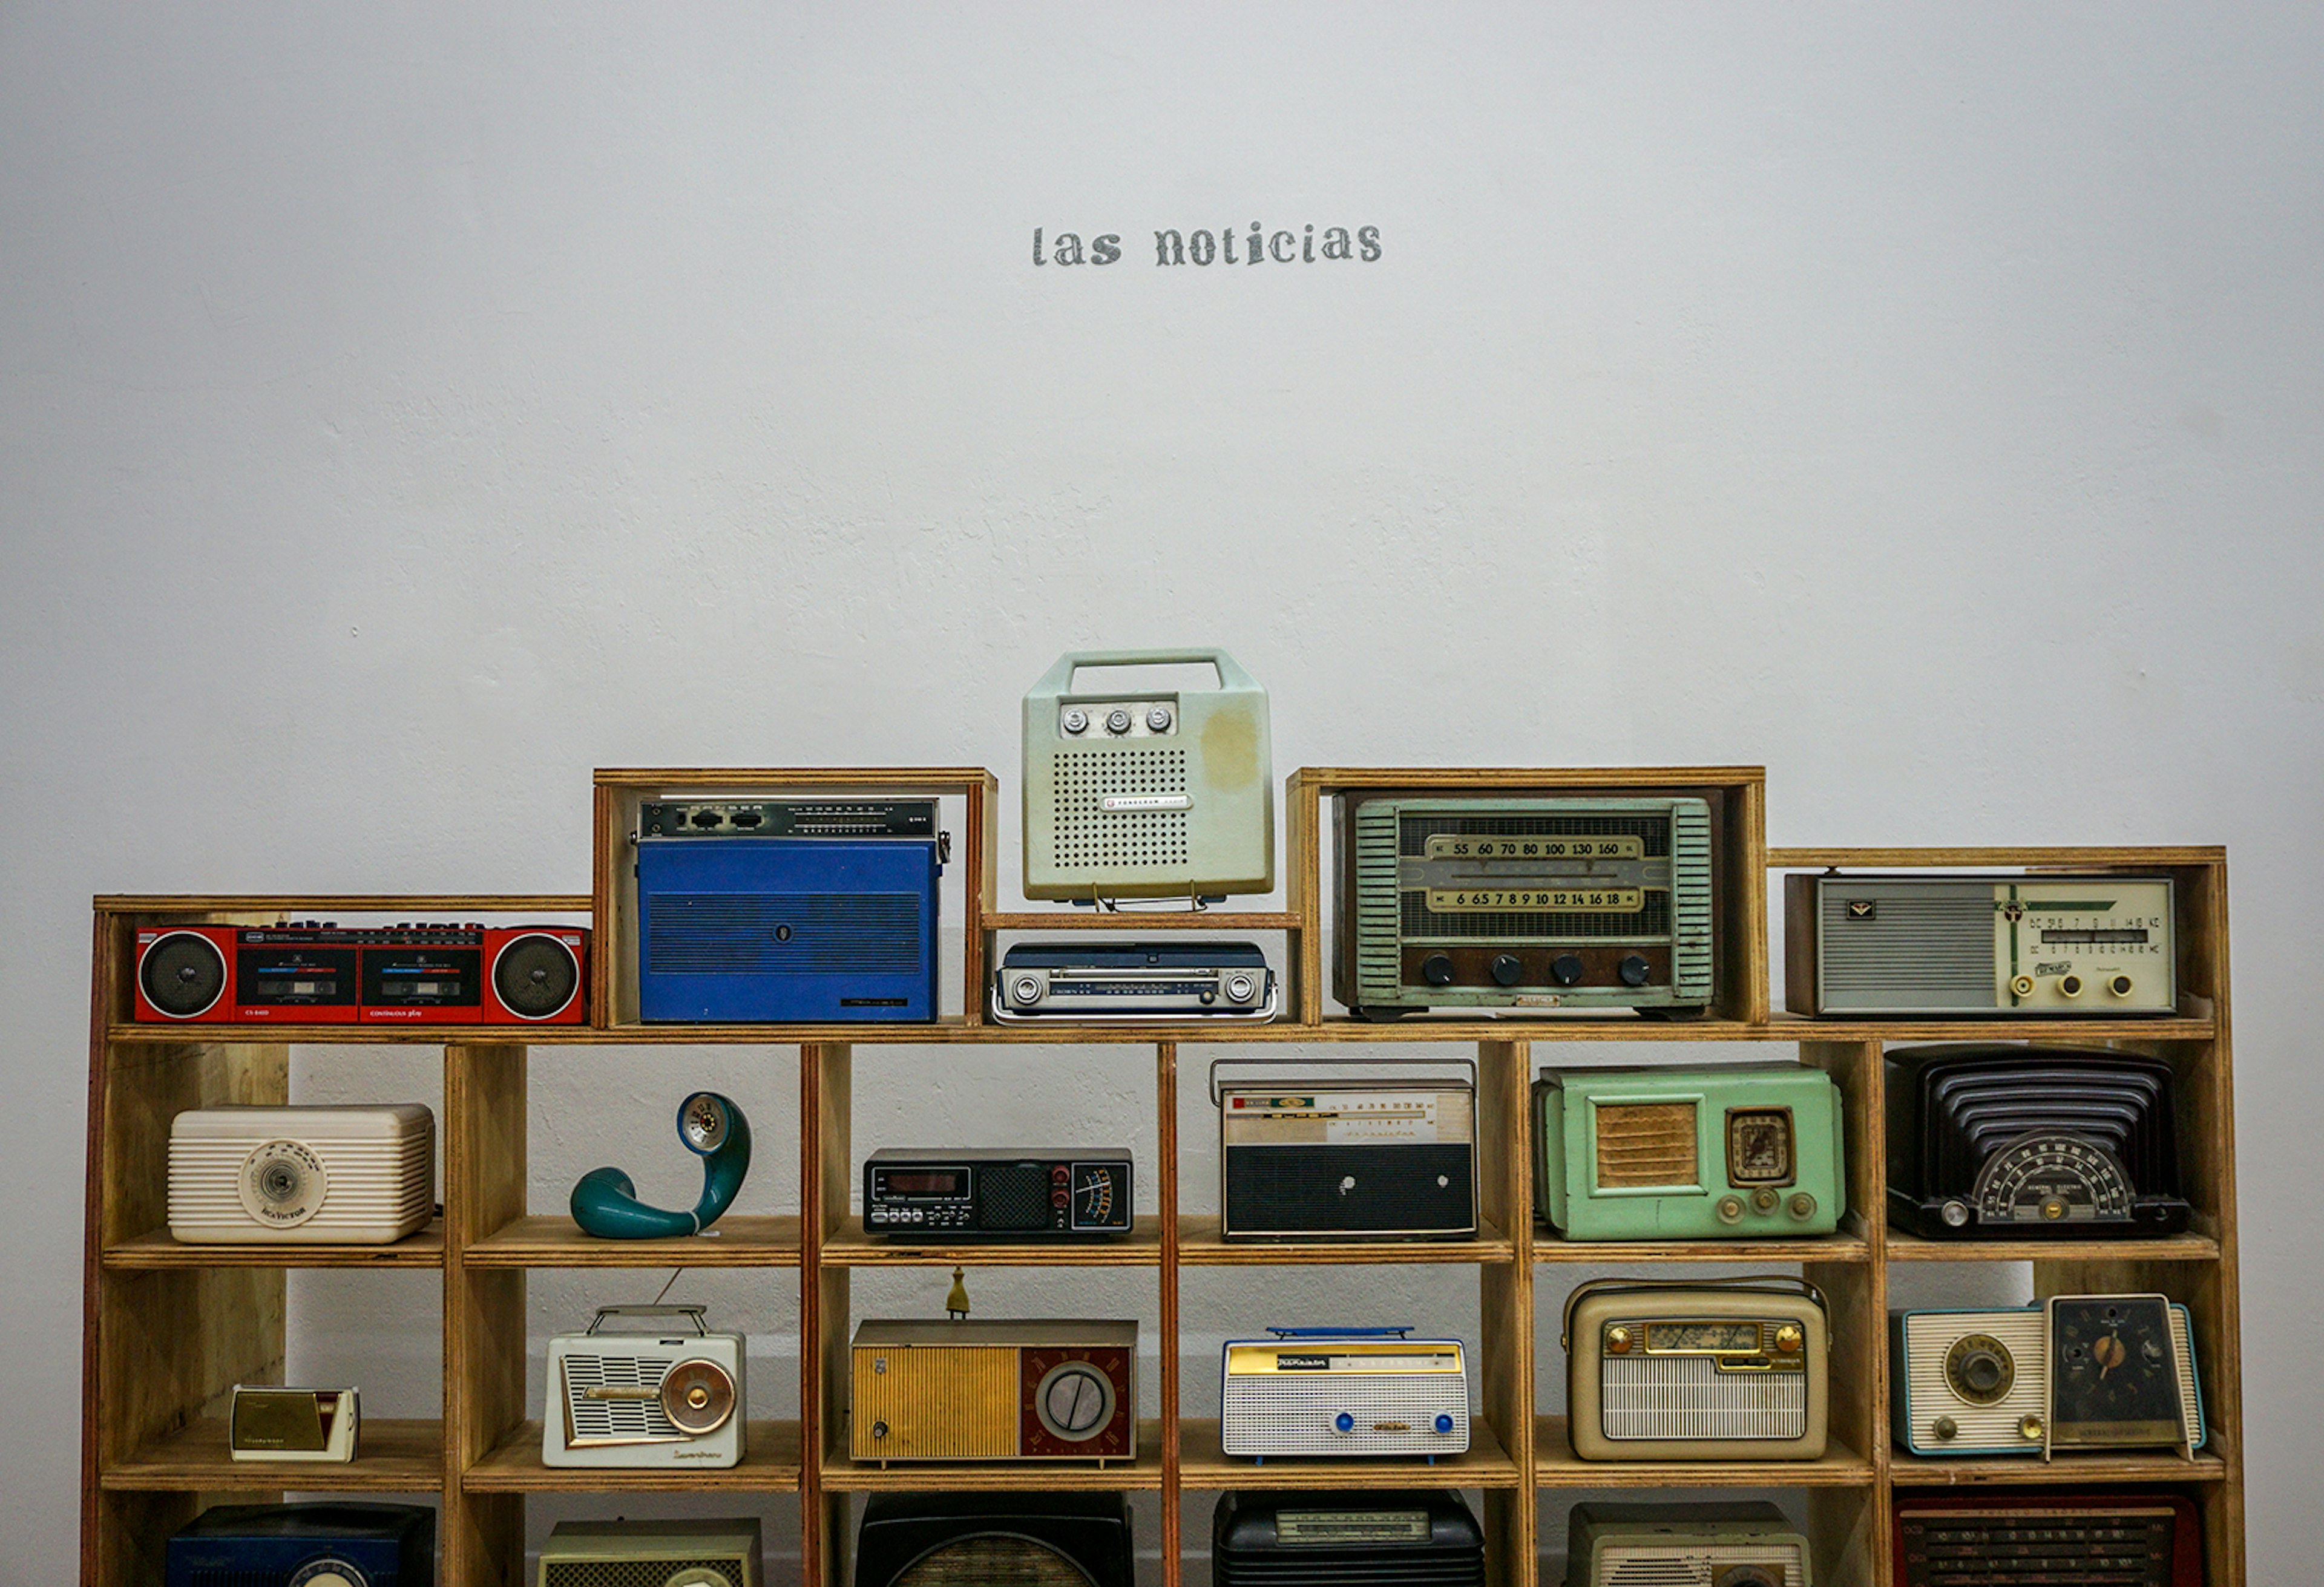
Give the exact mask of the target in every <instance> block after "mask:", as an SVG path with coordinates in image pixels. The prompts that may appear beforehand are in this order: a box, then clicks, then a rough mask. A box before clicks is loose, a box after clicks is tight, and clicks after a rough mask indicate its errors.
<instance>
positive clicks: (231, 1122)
mask: <svg viewBox="0 0 2324 1587" xmlns="http://www.w3.org/2000/svg"><path fill="white" fill-rule="evenodd" d="M435 1206H436V1115H434V1114H432V1113H430V1112H429V1111H428V1109H427V1108H426V1107H425V1106H424V1105H421V1104H420V1103H417V1102H403V1103H397V1104H394V1105H391V1106H385V1107H203V1108H191V1109H189V1110H188V1111H186V1112H184V1113H181V1114H180V1115H178V1116H177V1117H176V1118H174V1119H172V1120H171V1122H170V1233H171V1234H172V1235H173V1236H175V1237H176V1238H178V1239H179V1240H181V1241H184V1242H185V1243H188V1244H189V1245H194V1244H199V1245H212V1244H216V1245H318V1244H338V1245H392V1244H393V1243H395V1242H397V1241H398V1240H401V1239H402V1238H403V1237H404V1236H405V1235H406V1234H410V1233H412V1232H413V1231H414V1230H416V1229H420V1228H423V1227H425V1226H426V1225H427V1223H428V1220H429V1217H430V1216H432V1215H434V1211H435Z"/></svg>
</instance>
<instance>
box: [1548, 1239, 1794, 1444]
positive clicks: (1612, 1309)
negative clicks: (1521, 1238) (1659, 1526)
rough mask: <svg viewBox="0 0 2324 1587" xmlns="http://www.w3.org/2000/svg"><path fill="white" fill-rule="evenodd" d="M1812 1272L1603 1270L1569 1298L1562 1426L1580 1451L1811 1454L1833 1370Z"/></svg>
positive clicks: (1566, 1316)
mask: <svg viewBox="0 0 2324 1587" xmlns="http://www.w3.org/2000/svg"><path fill="white" fill-rule="evenodd" d="M1830 1341H1831V1329H1830V1326H1829V1325H1828V1323H1827V1321H1826V1318H1825V1311H1824V1300H1823V1293H1822V1291H1821V1290H1819V1289H1817V1288H1816V1287H1815V1286H1814V1285H1812V1284H1811V1283H1809V1282H1808V1281H1807V1280H1804V1279H1792V1278H1784V1277H1778V1276H1770V1277H1766V1278H1751V1279H1698V1280H1671V1281H1656V1280H1651V1279H1646V1280H1641V1279H1598V1280H1591V1282H1589V1283H1587V1284H1583V1285H1582V1286H1581V1287H1580V1288H1578V1289H1575V1290H1574V1291H1573V1293H1572V1295H1570V1296H1568V1297H1567V1298H1566V1301H1565V1332H1564V1336H1563V1344H1564V1345H1565V1351H1566V1356H1565V1402H1566V1404H1565V1408H1566V1428H1567V1432H1568V1435H1569V1436H1570V1437H1571V1438H1572V1443H1573V1453H1574V1454H1575V1455H1576V1456H1578V1457H1579V1458H1581V1459H1582V1460H1815V1459H1818V1458H1820V1457H1821V1455H1822V1454H1823V1450H1824V1435H1825V1424H1826V1418H1827V1416H1828V1414H1829V1405H1830V1398H1831V1397H1830V1391H1829V1385H1830V1381H1831V1373H1830V1353H1831V1344H1830Z"/></svg>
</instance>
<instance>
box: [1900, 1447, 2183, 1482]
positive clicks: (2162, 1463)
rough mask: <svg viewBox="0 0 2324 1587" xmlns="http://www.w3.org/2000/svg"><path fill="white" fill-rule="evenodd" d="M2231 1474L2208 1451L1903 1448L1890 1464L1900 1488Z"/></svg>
mask: <svg viewBox="0 0 2324 1587" xmlns="http://www.w3.org/2000/svg"><path fill="white" fill-rule="evenodd" d="M2226 1475H2227V1462H2226V1461H2224V1460H2222V1459H2221V1458H2220V1457H2219V1456H2218V1455H2216V1454H2209V1453H2208V1452H2206V1453H2202V1454H2197V1455H2196V1456H2195V1458H2194V1459H2193V1460H2191V1461H2190V1460H2187V1459H2185V1458H2183V1457H2181V1456H2179V1455H2175V1454H2170V1453H2168V1452H2167V1451H2163V1452H2141V1453H2139V1454H2060V1455H2055V1456H2052V1458H2051V1459H2049V1460H2046V1461H2040V1460H2018V1459H2015V1458H2013V1457H2007V1456H1995V1457H1988V1458H1986V1459H1983V1460H1922V1459H1919V1458H1917V1457H1915V1456H1914V1455H1909V1454H1904V1452H1903V1451H1901V1450H1899V1451H1897V1452H1896V1453H1895V1454H1894V1455H1892V1456H1891V1457H1890V1459H1889V1462H1888V1481H1889V1482H1890V1483H1892V1484H1893V1485H1894V1486H1895V1487H1898V1488H1957V1487H1964V1486H1978V1487H1989V1486H2001V1487H2013V1488H2014V1487H2019V1486H2023V1485H2029V1484H2033V1485H2040V1486H2043V1487H2058V1486H2073V1487H2080V1486H2081V1485H2083V1484H2089V1485H2093V1486H2102V1485H2104V1484H2106V1483H2109V1482H2218V1481H2220V1480H2221V1479H2223V1478H2224V1477H2226Z"/></svg>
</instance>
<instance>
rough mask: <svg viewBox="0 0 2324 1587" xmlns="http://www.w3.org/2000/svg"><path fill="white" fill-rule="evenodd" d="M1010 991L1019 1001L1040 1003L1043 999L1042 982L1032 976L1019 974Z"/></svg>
mask: <svg viewBox="0 0 2324 1587" xmlns="http://www.w3.org/2000/svg"><path fill="white" fill-rule="evenodd" d="M1010 995H1012V996H1014V997H1015V998H1016V999H1017V1001H1018V1002H1019V1003H1038V1002H1039V1001H1040V1000H1041V983H1040V982H1039V981H1037V980H1036V979H1034V978H1033V977H1031V976H1019V977H1017V980H1016V982H1015V984H1014V985H1013V986H1010Z"/></svg>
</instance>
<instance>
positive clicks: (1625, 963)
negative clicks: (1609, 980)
mask: <svg viewBox="0 0 2324 1587" xmlns="http://www.w3.org/2000/svg"><path fill="white" fill-rule="evenodd" d="M1614 972H1615V974H1617V975H1618V976H1620V977H1622V985H1624V986H1645V985H1646V977H1649V976H1651V975H1653V974H1654V973H1655V972H1654V967H1653V966H1652V965H1649V964H1648V963H1647V962H1646V960H1645V959H1642V958H1640V957H1639V956H1638V955H1637V954H1635V953H1626V954H1624V955H1623V956H1622V962H1621V963H1620V964H1618V965H1616V966H1615V967H1614Z"/></svg>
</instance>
